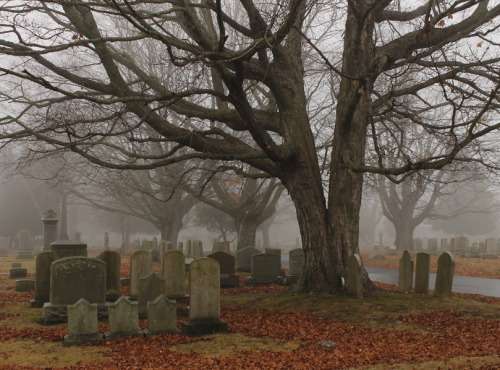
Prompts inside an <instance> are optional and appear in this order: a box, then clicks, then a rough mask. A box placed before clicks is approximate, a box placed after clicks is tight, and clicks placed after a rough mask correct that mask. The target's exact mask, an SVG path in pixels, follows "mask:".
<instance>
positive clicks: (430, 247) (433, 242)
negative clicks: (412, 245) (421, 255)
mask: <svg viewBox="0 0 500 370" xmlns="http://www.w3.org/2000/svg"><path fill="white" fill-rule="evenodd" d="M437 250H438V240H437V238H430V239H429V240H428V241H427V251H428V252H429V253H436V252H437Z"/></svg>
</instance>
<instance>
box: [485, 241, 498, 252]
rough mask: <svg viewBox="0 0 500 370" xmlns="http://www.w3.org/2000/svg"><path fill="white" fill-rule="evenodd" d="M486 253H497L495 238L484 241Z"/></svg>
mask: <svg viewBox="0 0 500 370" xmlns="http://www.w3.org/2000/svg"><path fill="white" fill-rule="evenodd" d="M486 253H487V254H496V253H497V241H496V239H495V238H488V239H486Z"/></svg>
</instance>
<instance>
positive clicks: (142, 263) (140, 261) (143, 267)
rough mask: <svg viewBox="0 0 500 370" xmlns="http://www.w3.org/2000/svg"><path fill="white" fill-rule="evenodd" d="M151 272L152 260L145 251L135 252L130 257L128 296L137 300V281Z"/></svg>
mask: <svg viewBox="0 0 500 370" xmlns="http://www.w3.org/2000/svg"><path fill="white" fill-rule="evenodd" d="M150 272H153V259H152V258H151V253H149V252H147V251H137V252H134V254H132V256H131V257H130V295H131V296H132V297H136V298H137V294H138V292H139V279H140V278H141V277H144V276H146V275H148V274H149V273H150Z"/></svg>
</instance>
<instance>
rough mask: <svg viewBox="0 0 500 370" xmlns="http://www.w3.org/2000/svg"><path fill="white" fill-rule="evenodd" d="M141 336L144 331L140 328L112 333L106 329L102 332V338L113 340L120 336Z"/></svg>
mask: <svg viewBox="0 0 500 370" xmlns="http://www.w3.org/2000/svg"><path fill="white" fill-rule="evenodd" d="M130 336H132V337H143V336H144V333H143V332H142V331H141V330H137V331H127V332H121V333H113V332H110V331H107V332H106V333H104V339H106V340H108V341H110V340H115V339H118V338H121V337H130Z"/></svg>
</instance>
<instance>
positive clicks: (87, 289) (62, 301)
mask: <svg viewBox="0 0 500 370" xmlns="http://www.w3.org/2000/svg"><path fill="white" fill-rule="evenodd" d="M80 298H83V299H85V300H86V301H87V302H90V303H97V304H98V306H99V316H100V317H104V316H106V315H107V309H106V305H105V302H106V264H105V263H104V262H103V261H101V260H99V259H96V258H87V257H65V258H61V259H58V260H56V261H54V262H53V263H52V265H51V267H50V302H48V303H45V304H44V305H43V322H44V323H45V324H49V323H54V322H62V321H65V320H66V318H67V316H66V313H67V306H68V305H72V304H75V303H76V302H77V301H78V300H79V299H80Z"/></svg>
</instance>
